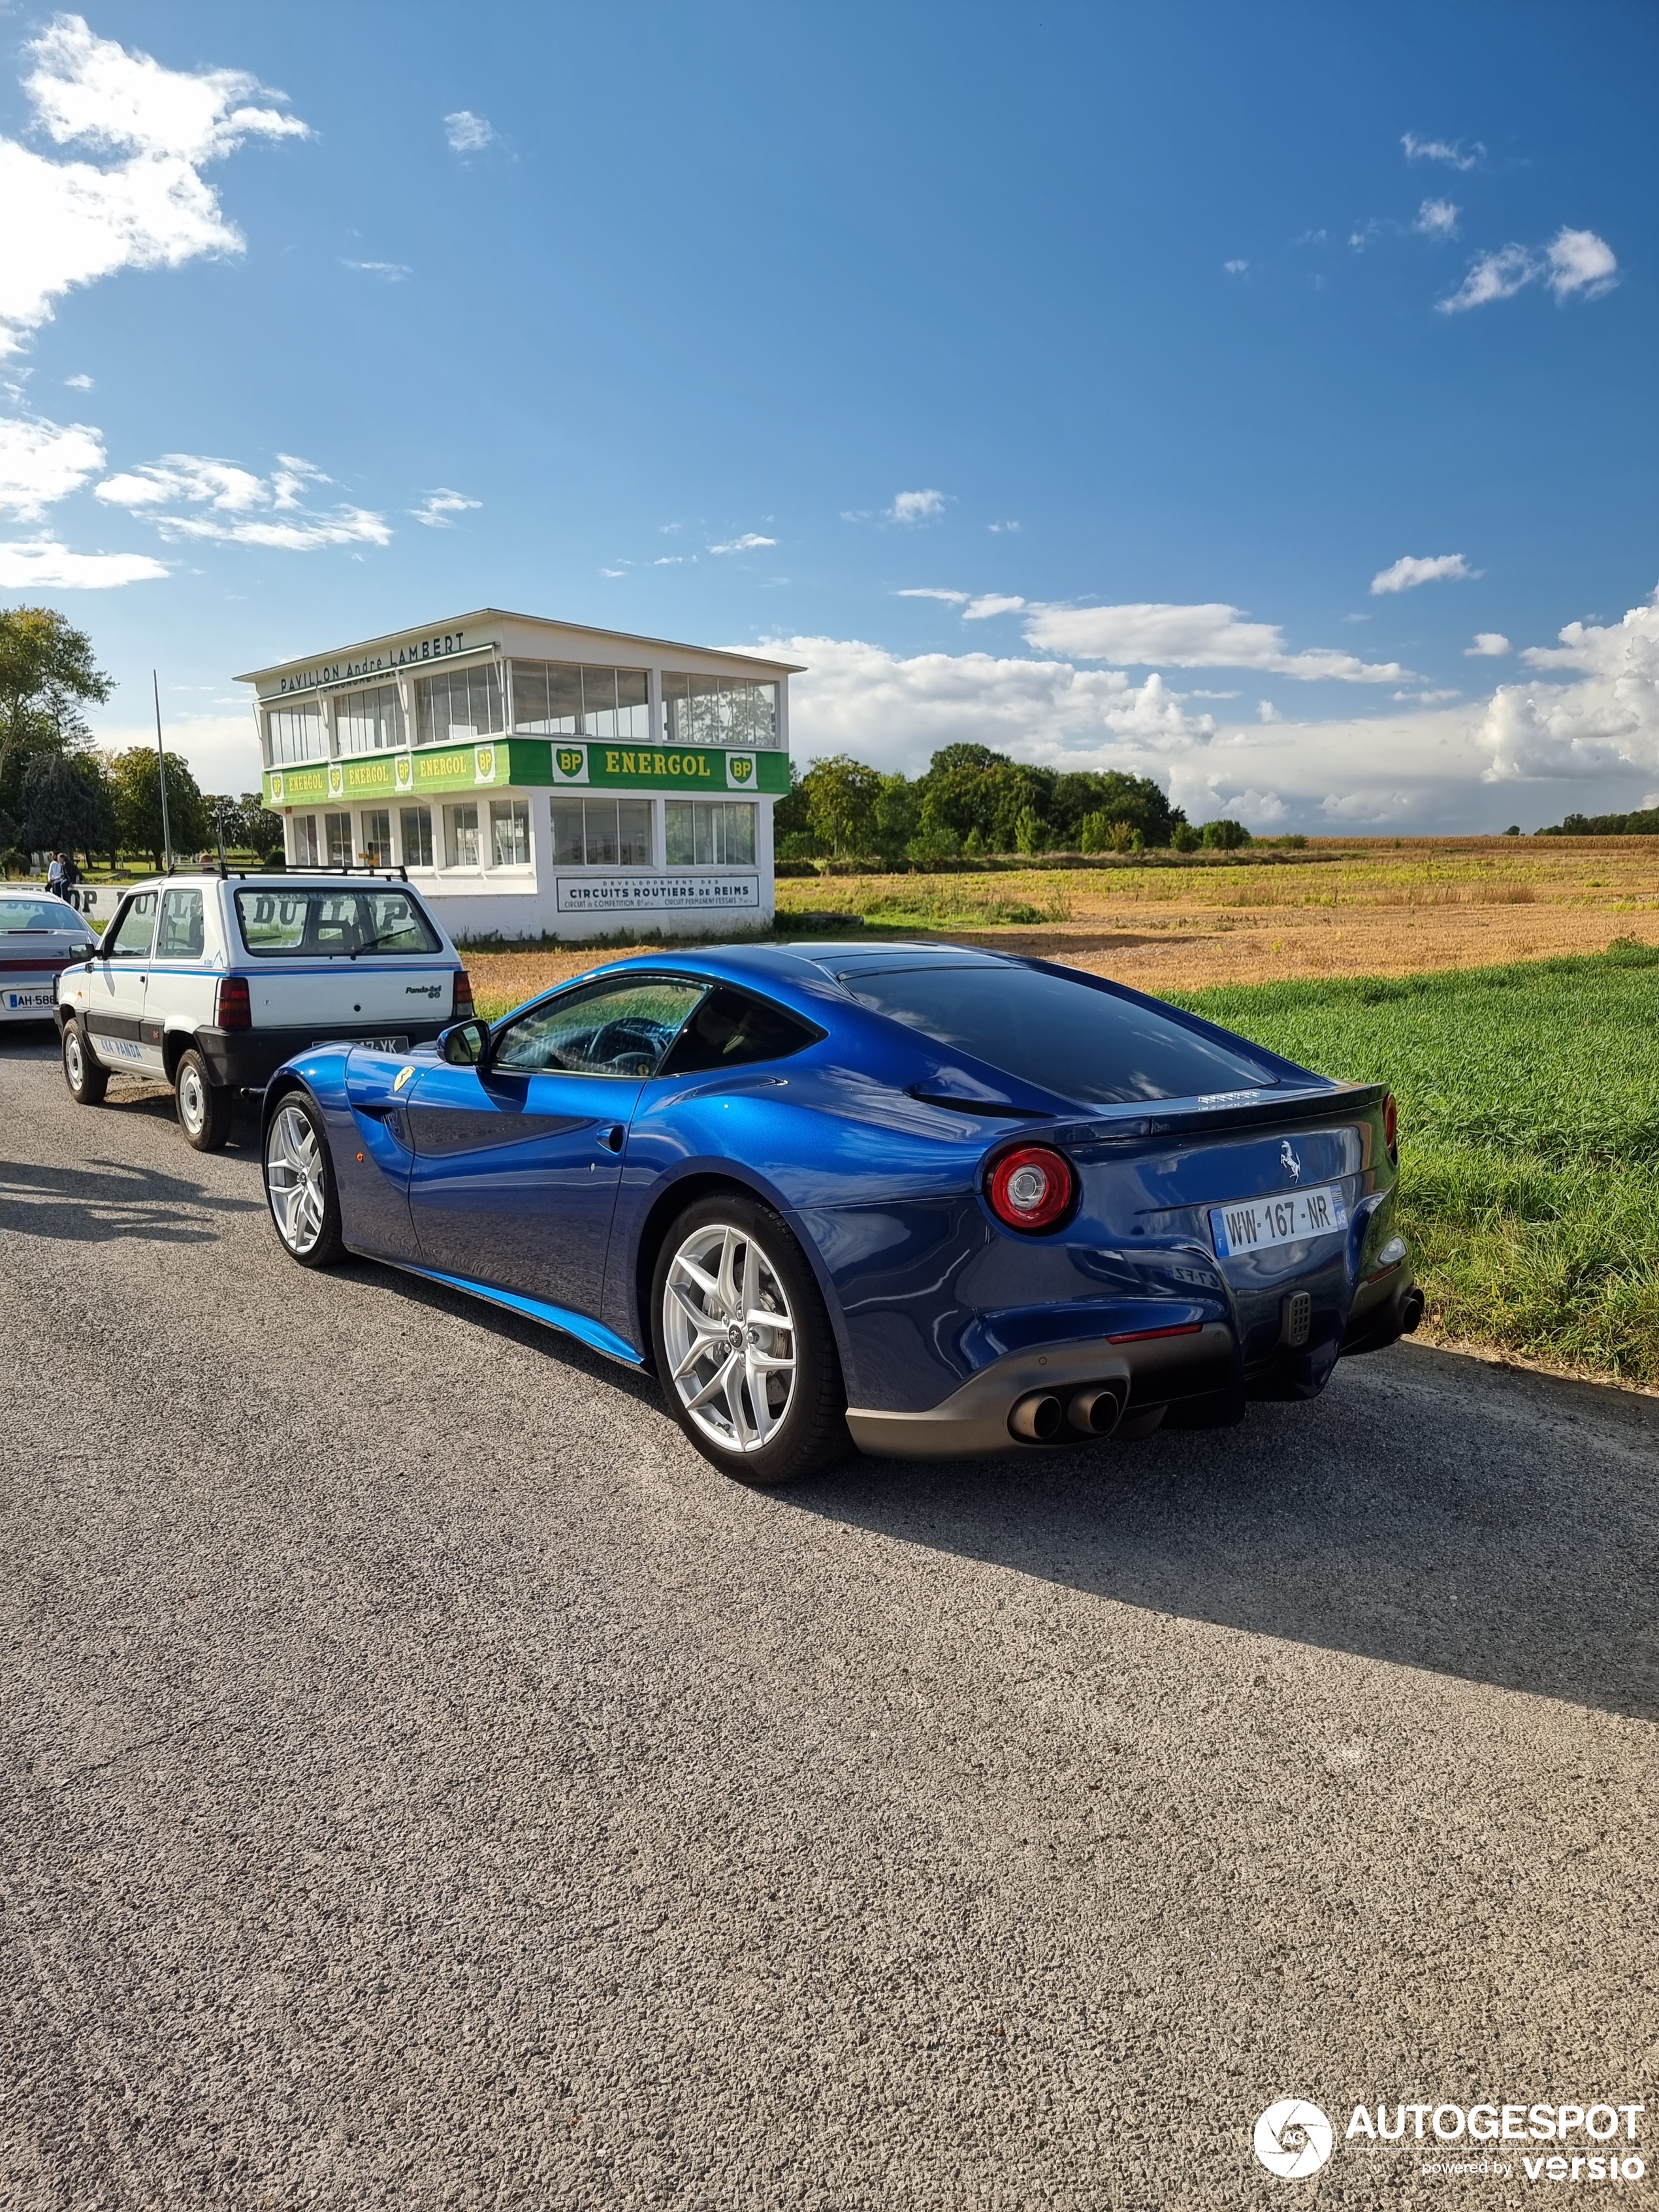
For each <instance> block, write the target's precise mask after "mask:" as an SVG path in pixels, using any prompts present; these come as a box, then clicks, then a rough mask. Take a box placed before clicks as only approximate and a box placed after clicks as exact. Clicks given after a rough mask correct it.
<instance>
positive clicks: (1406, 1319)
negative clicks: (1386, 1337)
mask: <svg viewBox="0 0 1659 2212" xmlns="http://www.w3.org/2000/svg"><path fill="white" fill-rule="evenodd" d="M1422 1318H1423V1293H1422V1291H1419V1290H1418V1289H1417V1288H1416V1286H1415V1285H1413V1288H1412V1289H1410V1290H1409V1291H1407V1293H1406V1295H1405V1297H1403V1298H1402V1299H1401V1302H1400V1334H1401V1336H1414V1335H1415V1334H1416V1333H1417V1324H1418V1323H1419V1322H1420V1321H1421V1320H1422Z"/></svg>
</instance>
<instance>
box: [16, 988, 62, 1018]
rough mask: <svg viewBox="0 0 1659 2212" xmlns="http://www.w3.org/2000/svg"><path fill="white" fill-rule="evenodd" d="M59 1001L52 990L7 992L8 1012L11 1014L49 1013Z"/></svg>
mask: <svg viewBox="0 0 1659 2212" xmlns="http://www.w3.org/2000/svg"><path fill="white" fill-rule="evenodd" d="M57 1003H58V1001H57V997H56V994H54V993H53V992H52V991H50V990H46V991H8V992H7V994H6V1012H8V1013H9V1014H27V1013H35V1012H40V1013H43V1014H49V1013H50V1012H52V1008H53V1006H56V1004H57Z"/></svg>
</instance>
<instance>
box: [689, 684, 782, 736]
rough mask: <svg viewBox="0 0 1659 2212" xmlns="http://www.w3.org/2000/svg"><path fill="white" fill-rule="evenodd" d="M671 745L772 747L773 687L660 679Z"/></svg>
mask: <svg viewBox="0 0 1659 2212" xmlns="http://www.w3.org/2000/svg"><path fill="white" fill-rule="evenodd" d="M662 704H663V715H664V720H665V725H666V735H667V738H668V742H669V744H671V745H757V746H760V747H761V748H763V749H764V748H766V747H768V746H773V745H775V744H777V742H778V687H777V685H776V684H751V683H750V682H749V681H747V679H746V678H742V677H733V676H675V675H672V674H670V675H665V677H664V678H663V679H662Z"/></svg>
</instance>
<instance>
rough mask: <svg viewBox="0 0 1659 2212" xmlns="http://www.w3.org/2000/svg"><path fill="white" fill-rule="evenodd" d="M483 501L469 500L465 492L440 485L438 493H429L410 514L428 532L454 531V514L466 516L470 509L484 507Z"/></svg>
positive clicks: (411, 508)
mask: <svg viewBox="0 0 1659 2212" xmlns="http://www.w3.org/2000/svg"><path fill="white" fill-rule="evenodd" d="M482 506H483V501H482V500H481V499H469V498H468V497H467V495H466V494H465V492H464V491H451V490H449V489H448V488H447V486H446V485H443V484H440V485H439V487H438V489H436V491H429V492H428V494H427V495H426V497H425V498H424V499H423V500H422V501H421V503H420V505H419V506H418V507H410V513H411V514H412V515H413V516H414V518H415V520H416V522H423V523H425V525H426V526H427V528H428V530H453V528H454V527H455V526H454V524H453V522H452V521H451V520H450V519H449V518H450V516H451V515H452V514H465V513H466V512H467V510H468V508H469V507H482Z"/></svg>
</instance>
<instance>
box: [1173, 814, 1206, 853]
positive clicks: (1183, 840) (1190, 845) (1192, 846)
mask: <svg viewBox="0 0 1659 2212" xmlns="http://www.w3.org/2000/svg"><path fill="white" fill-rule="evenodd" d="M1202 842H1203V840H1202V839H1201V838H1200V836H1199V834H1198V832H1197V830H1196V829H1194V827H1193V825H1192V823H1190V822H1188V821H1187V820H1185V819H1184V818H1183V819H1182V820H1181V821H1179V822H1177V823H1176V826H1175V828H1174V829H1172V830H1170V844H1171V845H1173V846H1174V848H1175V849H1176V852H1177V853H1195V852H1197V850H1198V848H1199V846H1200V844H1201V843H1202Z"/></svg>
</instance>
